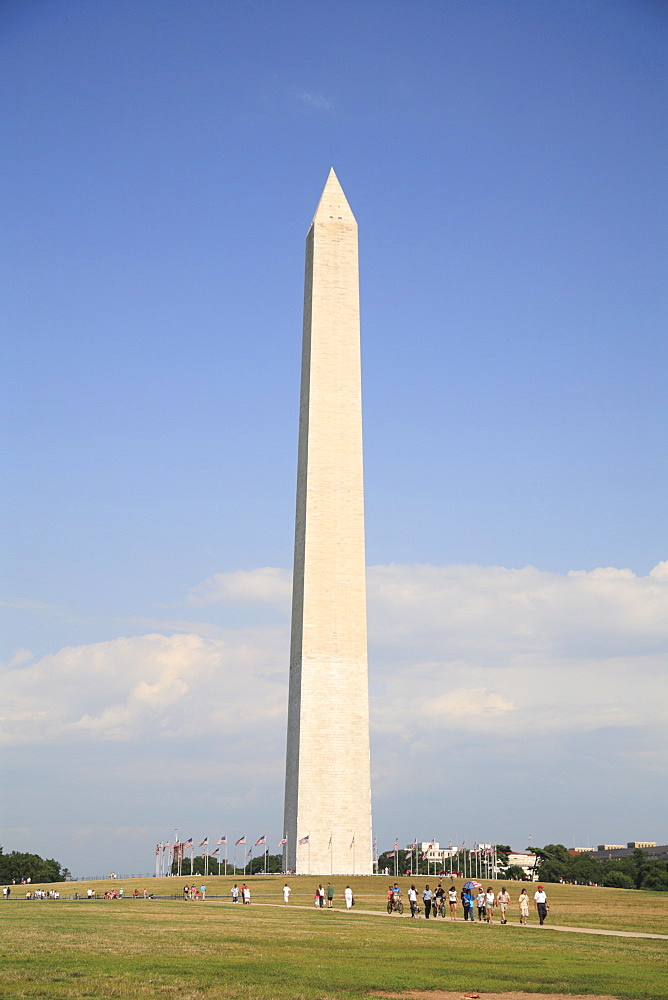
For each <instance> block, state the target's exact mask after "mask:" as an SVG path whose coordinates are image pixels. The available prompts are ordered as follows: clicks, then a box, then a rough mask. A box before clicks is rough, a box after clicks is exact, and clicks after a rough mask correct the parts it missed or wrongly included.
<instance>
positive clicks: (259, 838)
mask: <svg viewBox="0 0 668 1000" xmlns="http://www.w3.org/2000/svg"><path fill="white" fill-rule="evenodd" d="M266 843H267V838H266V837H265V836H264V834H263V835H262V836H261V837H258V839H257V840H256V841H255V843H254V845H253V846H254V847H259V846H260V844H266Z"/></svg>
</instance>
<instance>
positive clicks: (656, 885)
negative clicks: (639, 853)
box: [640, 861, 668, 892]
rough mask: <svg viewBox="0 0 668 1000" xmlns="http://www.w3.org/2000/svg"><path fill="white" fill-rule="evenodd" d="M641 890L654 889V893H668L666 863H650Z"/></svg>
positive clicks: (644, 874)
mask: <svg viewBox="0 0 668 1000" xmlns="http://www.w3.org/2000/svg"><path fill="white" fill-rule="evenodd" d="M640 888H641V889H652V890H654V892H668V866H666V864H665V862H661V861H655V862H650V863H649V864H648V865H647V867H646V868H645V870H644V872H643V877H642V882H641V883H640Z"/></svg>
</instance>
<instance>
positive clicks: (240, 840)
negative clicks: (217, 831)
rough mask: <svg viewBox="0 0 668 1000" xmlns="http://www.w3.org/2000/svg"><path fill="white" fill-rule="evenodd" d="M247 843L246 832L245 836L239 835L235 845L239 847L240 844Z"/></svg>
mask: <svg viewBox="0 0 668 1000" xmlns="http://www.w3.org/2000/svg"><path fill="white" fill-rule="evenodd" d="M245 843H246V834H245V833H244V835H243V837H239V839H238V840H237V841H236V843H235V845H234V846H235V847H238V846H239V844H245Z"/></svg>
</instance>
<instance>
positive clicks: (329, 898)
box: [327, 882, 334, 910]
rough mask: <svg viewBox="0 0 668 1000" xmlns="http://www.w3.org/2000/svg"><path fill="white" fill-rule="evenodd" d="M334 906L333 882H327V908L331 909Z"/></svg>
mask: <svg viewBox="0 0 668 1000" xmlns="http://www.w3.org/2000/svg"><path fill="white" fill-rule="evenodd" d="M333 906H334V886H333V885H332V883H331V882H328V883H327V909H328V910H331V909H332V907H333Z"/></svg>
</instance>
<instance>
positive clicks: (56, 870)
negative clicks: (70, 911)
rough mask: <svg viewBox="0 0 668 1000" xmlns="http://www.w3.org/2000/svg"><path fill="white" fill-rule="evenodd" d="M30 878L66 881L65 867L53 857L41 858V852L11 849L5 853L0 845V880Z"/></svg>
mask: <svg viewBox="0 0 668 1000" xmlns="http://www.w3.org/2000/svg"><path fill="white" fill-rule="evenodd" d="M23 878H29V879H30V881H31V882H64V881H65V876H64V874H63V869H62V868H61V866H60V864H59V862H58V861H54V859H53V858H46V859H45V858H41V857H40V856H39V854H24V853H22V852H21V851H10V853H9V854H5V853H4V851H3V849H2V847H0V882H4V883H8V882H12V881H13V880H14V879H16V881H17V882H20V881H21V879H23Z"/></svg>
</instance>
